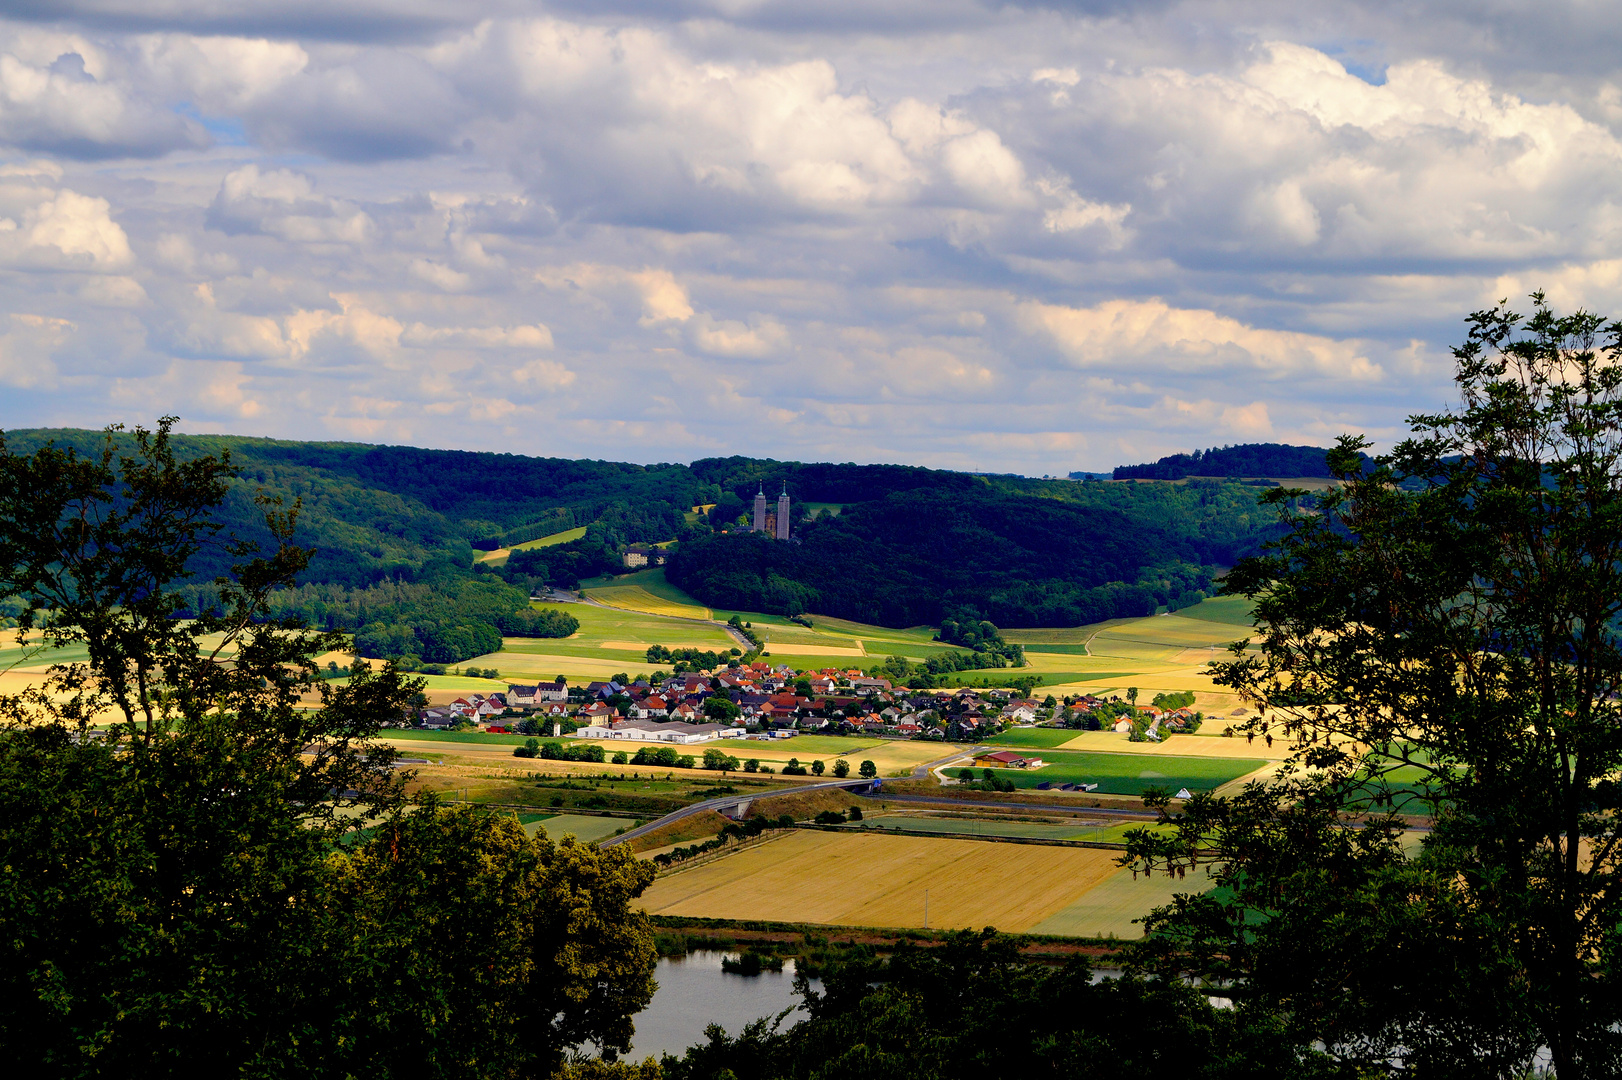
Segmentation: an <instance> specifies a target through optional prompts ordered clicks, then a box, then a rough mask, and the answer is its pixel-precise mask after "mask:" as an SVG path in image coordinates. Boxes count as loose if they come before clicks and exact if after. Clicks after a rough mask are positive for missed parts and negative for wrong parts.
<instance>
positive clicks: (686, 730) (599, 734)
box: [575, 720, 726, 743]
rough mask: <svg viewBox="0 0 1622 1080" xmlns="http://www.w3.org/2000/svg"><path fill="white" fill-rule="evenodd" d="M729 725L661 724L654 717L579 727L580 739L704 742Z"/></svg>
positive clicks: (675, 721) (578, 736)
mask: <svg viewBox="0 0 1622 1080" xmlns="http://www.w3.org/2000/svg"><path fill="white" fill-rule="evenodd" d="M724 731H726V728H724V727H722V726H721V725H720V724H689V723H686V722H684V721H681V720H672V721H670V722H668V723H664V724H659V723H655V722H654V721H652V720H615V721H610V722H608V723H606V724H603V723H594V724H591V725H589V726H587V727H583V728H580V729H579V730H578V731H576V732H575V736H576V737H577V738H581V739H629V740H631V741H632V742H663V743H701V742H709V741H710V740H712V739H719V738H720V737H721V733H722V732H724Z"/></svg>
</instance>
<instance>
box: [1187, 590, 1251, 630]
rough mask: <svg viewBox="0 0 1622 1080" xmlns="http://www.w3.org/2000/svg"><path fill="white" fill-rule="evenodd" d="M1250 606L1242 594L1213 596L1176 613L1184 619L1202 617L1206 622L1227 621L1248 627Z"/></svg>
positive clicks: (1231, 624)
mask: <svg viewBox="0 0 1622 1080" xmlns="http://www.w3.org/2000/svg"><path fill="white" fill-rule="evenodd" d="M1252 608H1253V605H1252V604H1251V602H1250V601H1249V600H1247V599H1245V598H1244V597H1243V596H1214V597H1212V598H1211V599H1209V600H1201V601H1200V602H1199V603H1198V604H1195V605H1194V606H1193V607H1189V608H1183V609H1182V610H1180V611H1179V612H1177V614H1178V615H1179V616H1181V617H1182V618H1185V619H1204V620H1206V621H1208V622H1216V623H1227V624H1228V625H1230V626H1241V627H1249V626H1250V625H1251V612H1252ZM1235 636H1237V635H1235Z"/></svg>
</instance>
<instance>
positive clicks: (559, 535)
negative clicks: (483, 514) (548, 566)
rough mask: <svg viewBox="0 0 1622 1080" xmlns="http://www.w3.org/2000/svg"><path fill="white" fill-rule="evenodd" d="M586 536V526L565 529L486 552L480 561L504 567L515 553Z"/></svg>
mask: <svg viewBox="0 0 1622 1080" xmlns="http://www.w3.org/2000/svg"><path fill="white" fill-rule="evenodd" d="M585 535H586V527H585V526H584V525H582V526H580V527H579V528H576V529H564V530H563V531H562V532H555V533H552V534H551V535H550V536H542V537H538V538H536V539H534V540H526V541H524V542H523V543H522V544H514V545H513V546H512V547H510V548H496V549H495V550H494V551H486V552H484V553H483V554H482V555H480V556H479V561H480V562H485V563H489V564H490V565H491V566H502V565H504V564H505V563H506V562H507V559H508V558H509V557H510V556H511V555H512V553H513V552H515V551H529V550H531V549H533V548H544V547H554V546H556V545H558V544H569V543H573V542H574V541H576V540H579V539H580V538H581V537H582V536H585Z"/></svg>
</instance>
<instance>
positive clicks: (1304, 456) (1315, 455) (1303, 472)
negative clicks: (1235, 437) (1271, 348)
mask: <svg viewBox="0 0 1622 1080" xmlns="http://www.w3.org/2000/svg"><path fill="white" fill-rule="evenodd" d="M1328 454H1329V452H1328V451H1327V450H1325V449H1324V448H1323V447H1321V446H1287V445H1285V444H1283V443H1245V444H1243V445H1241V446H1223V447H1213V448H1212V449H1210V450H1205V451H1200V450H1196V451H1194V452H1193V453H1192V454H1172V455H1171V456H1169V457H1163V458H1161V459H1160V460H1159V461H1156V462H1155V463H1154V464H1152V465H1117V466H1116V467H1115V479H1117V480H1181V479H1183V478H1184V477H1188V476H1282V477H1308V476H1321V477H1329V476H1332V475H1333V474H1332V473H1331V472H1330V471H1329V462H1328ZM1366 460H1367V458H1366V456H1365V461H1366Z"/></svg>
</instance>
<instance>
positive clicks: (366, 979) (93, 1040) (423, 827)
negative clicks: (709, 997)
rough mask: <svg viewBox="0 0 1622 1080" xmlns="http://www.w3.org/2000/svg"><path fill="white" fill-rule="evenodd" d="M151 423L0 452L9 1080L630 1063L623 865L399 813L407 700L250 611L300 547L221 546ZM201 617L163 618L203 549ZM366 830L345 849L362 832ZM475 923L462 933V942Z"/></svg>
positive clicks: (436, 812)
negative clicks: (591, 1060)
mask: <svg viewBox="0 0 1622 1080" xmlns="http://www.w3.org/2000/svg"><path fill="white" fill-rule="evenodd" d="M170 424H171V421H169V420H165V421H164V422H163V423H162V424H160V425H159V427H158V429H157V431H156V432H152V433H149V432H145V431H141V430H139V429H138V430H136V431H135V432H134V433H133V434H132V435H130V436H121V435H117V434H116V433H113V432H110V433H109V434H108V437H107V441H106V445H105V447H104V449H103V451H102V452H101V453H100V454H99V455H98V456H95V457H90V458H86V457H81V456H79V455H76V454H75V453H73V452H72V451H71V450H59V449H57V448H55V447H46V448H45V449H42V450H40V451H38V452H37V453H34V454H32V455H27V456H21V455H15V454H12V453H10V452H9V451H8V450H7V449H6V448H5V446H4V443H3V442H0V596H4V597H14V598H17V599H20V600H21V601H22V602H23V604H24V605H25V608H26V610H25V611H24V614H23V616H22V618H21V619H20V626H19V629H18V632H17V637H18V645H19V646H20V647H21V648H22V649H23V650H24V652H25V656H26V655H27V654H29V653H33V652H38V651H40V650H42V649H46V648H49V649H50V650H51V651H48V652H43V653H42V658H44V659H55V660H56V661H57V662H56V663H55V664H53V665H52V666H51V667H50V668H49V670H48V671H46V672H45V673H44V674H43V676H41V677H39V678H38V680H37V683H36V684H35V685H32V686H29V687H27V688H25V689H22V690H20V691H18V692H16V693H12V694H9V695H6V696H4V697H3V698H0V721H3V726H0V899H3V902H0V1045H4V1046H5V1047H6V1049H7V1051H8V1054H9V1055H10V1057H9V1062H10V1063H11V1064H12V1066H13V1067H14V1068H17V1069H19V1071H20V1072H22V1073H24V1074H27V1075H56V1076H114V1075H116V1076H152V1075H162V1074H184V1075H225V1074H233V1075H234V1074H246V1075H255V1076H311V1075H329V1074H330V1075H377V1076H390V1075H411V1076H457V1077H462V1076H511V1075H547V1074H549V1073H551V1072H552V1071H553V1070H555V1069H556V1068H557V1067H558V1066H559V1064H560V1063H561V1062H562V1061H563V1059H564V1057H565V1055H566V1054H567V1053H568V1052H569V1050H570V1049H571V1048H573V1047H576V1046H579V1045H580V1044H581V1043H582V1042H584V1041H587V1040H592V1041H595V1042H597V1043H598V1044H599V1045H601V1046H603V1047H605V1048H608V1049H611V1050H612V1049H615V1048H618V1049H623V1048H625V1046H626V1045H627V1043H628V1041H629V1035H630V1022H629V1016H630V1014H631V1013H632V1012H634V1011H636V1010H637V1009H639V1008H640V1007H641V1006H642V1005H643V1004H645V1003H646V1001H647V1000H648V997H649V996H650V994H651V989H652V984H651V981H650V979H649V975H650V973H651V969H652V965H653V959H654V955H653V944H652V939H651V934H650V933H649V931H648V927H647V922H646V919H645V917H643V916H640V915H638V914H635V913H632V912H631V911H630V910H629V902H630V900H631V899H633V898H634V897H635V896H636V895H637V894H638V893H640V891H641V890H642V889H643V888H645V887H646V885H647V883H648V881H649V880H650V879H651V876H652V874H651V870H649V869H648V868H646V867H644V866H642V865H640V864H638V863H636V862H635V860H633V859H632V858H631V857H630V856H629V855H626V854H622V853H613V852H609V853H599V852H597V851H596V850H594V849H588V848H584V847H581V846H579V845H576V844H574V843H573V842H572V841H565V842H564V843H563V844H561V845H553V844H550V843H548V842H546V841H545V840H542V841H540V842H535V841H531V840H529V839H527V838H526V837H525V836H524V834H523V831H522V830H521V829H520V828H519V827H518V826H517V825H516V824H515V823H512V822H503V821H499V820H497V819H494V818H492V817H490V816H488V815H483V814H478V813H470V812H466V811H459V812H454V813H452V812H447V811H444V810H442V809H441V808H439V807H438V806H437V805H435V804H434V803H433V802H432V801H431V800H429V801H425V802H418V803H408V802H407V801H406V799H405V797H404V792H403V781H402V779H401V777H400V776H399V774H398V773H397V772H396V770H395V769H394V767H393V766H394V755H393V752H392V751H391V750H390V749H389V747H388V746H387V745H386V744H382V743H379V742H377V741H376V740H375V738H374V737H375V736H376V735H377V733H378V731H379V729H380V728H381V726H382V725H384V724H386V723H392V722H394V721H396V720H398V718H399V716H400V715H401V712H402V709H403V708H404V706H405V705H406V704H407V703H408V702H409V701H410V700H411V698H412V696H413V695H414V694H415V693H416V691H417V686H416V685H415V684H413V683H411V682H408V681H406V680H404V679H403V678H402V677H401V675H400V674H399V673H398V672H397V671H395V670H394V669H393V668H392V667H385V668H384V669H382V670H381V671H372V670H369V669H367V668H365V667H364V666H363V665H362V666H357V669H356V670H355V672H354V674H353V677H352V678H351V679H350V680H349V683H348V685H346V686H341V687H339V686H334V685H333V684H331V683H330V682H327V681H325V680H322V679H319V678H317V677H316V676H317V665H316V658H317V657H318V656H320V655H321V654H323V653H325V652H328V651H330V650H332V649H334V648H340V647H342V646H343V645H344V644H345V643H344V641H343V639H342V638H341V637H339V636H335V635H330V634H319V633H312V632H310V631H307V630H306V629H304V628H303V627H302V626H300V625H299V624H297V623H296V622H292V621H287V620H275V619H272V618H270V617H269V598H270V596H271V595H272V593H274V592H275V591H276V590H277V589H280V588H284V587H286V586H288V585H289V584H291V583H292V582H293V580H294V578H295V575H296V574H297V573H298V572H299V571H300V570H302V569H303V567H304V566H305V565H306V563H307V561H308V559H309V556H310V553H309V552H308V551H304V550H302V549H300V548H298V547H296V546H295V545H294V544H293V543H292V541H291V537H292V531H293V528H294V525H295V524H296V520H297V511H298V508H297V506H293V507H287V508H284V507H280V506H275V505H269V504H267V505H266V507H265V509H266V518H267V524H268V525H269V527H270V530H271V534H272V536H273V537H274V538H275V542H276V548H275V550H274V551H271V552H268V553H261V552H258V551H256V550H254V549H253V548H252V547H251V546H249V545H244V544H240V543H237V542H236V541H234V540H231V539H230V538H228V537H222V536H221V535H220V530H219V528H218V527H217V526H216V525H215V524H213V521H212V513H211V511H212V509H213V508H214V507H215V506H216V505H217V504H218V503H219V501H220V500H221V499H222V498H223V497H224V496H225V494H226V490H227V485H228V484H229V483H230V482H231V480H232V479H233V477H234V475H235V470H234V469H233V468H232V466H231V464H230V461H229V460H228V459H227V458H225V457H223V456H222V457H220V458H213V457H200V458H197V459H194V460H190V461H181V460H177V459H176V457H175V456H174V454H173V452H172V449H171V447H170V444H169V440H168V432H169V427H170ZM214 544H219V545H224V546H225V547H226V548H227V550H228V551H229V552H230V553H231V554H232V555H233V556H234V557H235V558H236V559H237V564H236V569H235V573H234V574H233V576H232V577H230V578H229V579H222V580H220V581H217V582H216V583H215V584H216V587H217V588H218V591H219V595H220V597H221V606H220V608H219V609H217V610H215V611H213V612H210V613H208V614H205V615H203V616H202V617H200V618H198V619H195V620H191V621H181V620H178V619H177V618H176V617H175V616H176V614H177V613H178V611H179V610H180V601H179V599H178V598H177V597H175V595H174V594H173V592H172V589H173V587H174V586H175V585H176V584H177V583H178V582H180V581H182V580H183V579H184V578H185V576H186V566H187V564H188V563H189V562H190V561H191V559H192V558H193V557H194V556H195V555H196V554H197V553H198V552H199V551H201V550H202V549H203V548H204V547H205V546H207V545H214ZM363 826H370V827H371V828H372V829H374V830H375V832H374V833H373V835H372V837H371V839H370V841H369V842H363V841H365V837H364V836H363V835H362V834H361V833H360V832H359V830H360V829H361V828H362V827H363ZM473 920H476V921H473Z"/></svg>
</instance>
